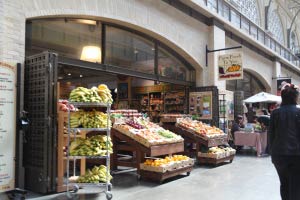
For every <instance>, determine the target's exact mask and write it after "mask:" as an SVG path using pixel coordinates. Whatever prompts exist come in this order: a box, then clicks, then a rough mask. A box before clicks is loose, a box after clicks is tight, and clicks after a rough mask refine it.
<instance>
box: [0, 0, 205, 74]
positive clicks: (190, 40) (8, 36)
mask: <svg viewBox="0 0 300 200" xmlns="http://www.w3.org/2000/svg"><path fill="white" fill-rule="evenodd" d="M1 2H2V3H4V5H3V9H4V10H5V13H4V15H5V17H6V18H5V20H4V22H3V21H1V22H0V23H1V24H0V25H2V26H1V27H4V29H3V30H1V29H0V30H1V32H0V36H1V37H0V38H1V39H0V45H1V47H0V48H1V50H2V48H3V45H4V46H5V48H4V49H3V50H2V51H1V54H0V59H5V60H14V61H17V62H23V60H24V55H25V54H24V50H25V45H24V44H25V21H26V19H31V18H41V17H45V18H47V17H56V16H73V17H84V18H93V19H99V20H102V21H107V22H113V23H117V24H122V25H125V26H128V27H131V28H134V29H136V30H139V31H141V32H144V33H146V34H148V35H151V36H153V37H155V38H157V39H159V40H161V41H162V42H163V43H165V44H167V45H168V46H170V47H171V48H172V49H174V50H175V51H177V52H178V53H179V54H181V55H182V56H183V57H184V58H185V59H186V60H187V61H189V62H190V63H191V64H192V65H193V66H194V67H195V68H196V70H197V71H198V72H199V71H201V70H200V69H201V66H204V64H205V63H204V62H205V53H204V52H205V45H206V43H207V37H208V27H207V26H206V25H204V24H202V23H201V22H199V21H197V20H195V19H193V18H191V17H189V16H187V15H186V14H184V13H182V12H181V11H179V10H177V9H175V8H173V7H171V6H170V5H168V4H166V3H164V2H162V1H153V0H102V1H99V0H86V1H84V0H63V1H61V0H19V1H16V0H5V1H1ZM0 11H1V5H0ZM2 44H3V45H2Z"/></svg>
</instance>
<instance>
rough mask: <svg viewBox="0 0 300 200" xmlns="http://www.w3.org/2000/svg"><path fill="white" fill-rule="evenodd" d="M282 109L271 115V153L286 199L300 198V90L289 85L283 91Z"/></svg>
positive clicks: (283, 196) (283, 198)
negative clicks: (298, 103) (299, 105)
mask: <svg viewBox="0 0 300 200" xmlns="http://www.w3.org/2000/svg"><path fill="white" fill-rule="evenodd" d="M281 98H282V103H281V106H280V108H278V109H275V110H274V111H273V112H272V114H271V119H270V126H269V130H268V131H269V133H268V137H269V145H270V146H269V150H270V154H271V157H272V162H273V164H274V166H275V168H276V170H277V173H278V176H279V180H280V194H281V198H282V200H299V199H300V108H299V107H298V106H297V100H298V98H299V88H298V87H297V86H295V85H294V84H286V85H284V86H283V87H282V89H281Z"/></svg>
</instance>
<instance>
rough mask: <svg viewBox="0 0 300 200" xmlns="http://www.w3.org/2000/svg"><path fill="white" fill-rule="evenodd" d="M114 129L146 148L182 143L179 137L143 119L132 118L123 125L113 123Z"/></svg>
mask: <svg viewBox="0 0 300 200" xmlns="http://www.w3.org/2000/svg"><path fill="white" fill-rule="evenodd" d="M114 128H115V129H117V130H118V131H120V132H121V133H123V134H125V135H127V136H129V137H131V138H132V139H134V140H136V141H137V142H139V143H141V144H143V145H144V146H146V147H150V146H152V145H157V144H167V143H176V142H182V141H183V138H182V137H181V136H179V135H177V134H175V133H173V132H171V131H168V130H165V129H164V128H162V127H160V126H158V125H157V124H154V123H152V122H149V121H148V120H146V119H144V118H134V120H127V121H126V122H124V123H123V124H117V123H115V124H114Z"/></svg>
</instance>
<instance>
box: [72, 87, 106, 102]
mask: <svg viewBox="0 0 300 200" xmlns="http://www.w3.org/2000/svg"><path fill="white" fill-rule="evenodd" d="M69 99H70V101H71V102H95V103H100V102H102V99H101V98H100V96H99V95H98V89H97V88H96V87H93V88H92V89H87V88H84V87H78V88H75V89H74V90H72V91H71V93H70V98H69Z"/></svg>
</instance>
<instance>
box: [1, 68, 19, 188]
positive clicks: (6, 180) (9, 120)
mask: <svg viewBox="0 0 300 200" xmlns="http://www.w3.org/2000/svg"><path fill="white" fill-rule="evenodd" d="M15 86H16V67H14V66H12V65H9V64H6V63H2V62H0V193H1V192H6V191H10V190H13V189H14V186H15V141H16V140H15V135H16V134H15V132H16V117H15V113H16V87H15Z"/></svg>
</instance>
